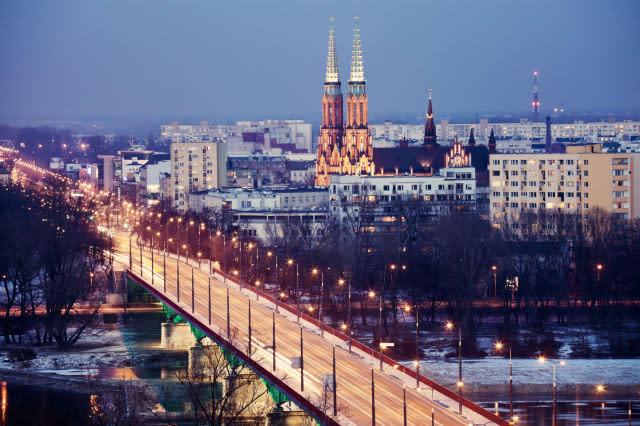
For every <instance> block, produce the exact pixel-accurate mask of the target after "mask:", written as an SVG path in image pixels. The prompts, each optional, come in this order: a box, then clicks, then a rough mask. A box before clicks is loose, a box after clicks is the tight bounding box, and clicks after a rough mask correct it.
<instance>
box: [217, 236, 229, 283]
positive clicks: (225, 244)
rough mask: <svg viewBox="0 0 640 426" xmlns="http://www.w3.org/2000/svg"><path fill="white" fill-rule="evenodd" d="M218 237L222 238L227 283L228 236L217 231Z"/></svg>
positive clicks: (225, 281)
mask: <svg viewBox="0 0 640 426" xmlns="http://www.w3.org/2000/svg"><path fill="white" fill-rule="evenodd" d="M216 235H217V236H222V269H224V283H225V284H226V283H227V236H226V235H225V234H224V233H222V232H220V231H216Z"/></svg>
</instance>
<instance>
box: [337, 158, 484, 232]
mask: <svg viewBox="0 0 640 426" xmlns="http://www.w3.org/2000/svg"><path fill="white" fill-rule="evenodd" d="M329 196H330V201H329V213H330V215H331V216H333V217H334V218H336V219H337V220H339V221H340V222H341V223H350V222H360V219H361V216H367V217H366V218H364V220H365V222H364V223H361V224H362V226H363V230H368V231H381V230H387V231H388V230H391V229H392V228H393V227H395V226H397V224H398V223H400V222H402V221H403V220H404V218H403V217H401V215H400V214H399V212H398V206H399V205H400V204H402V203H406V202H411V201H417V202H420V203H421V204H422V203H424V206H426V207H427V208H426V209H425V210H424V213H425V214H426V215H428V216H438V215H440V214H444V213H445V212H448V211H449V209H450V208H451V207H452V206H456V207H463V208H466V209H469V210H475V209H476V176H475V169H474V168H473V167H469V166H467V167H449V168H442V169H440V170H439V172H438V174H437V175H404V176H403V175H397V176H394V175H385V176H381V175H374V176H368V175H360V176H356V175H331V178H330V185H329ZM425 219H426V218H425Z"/></svg>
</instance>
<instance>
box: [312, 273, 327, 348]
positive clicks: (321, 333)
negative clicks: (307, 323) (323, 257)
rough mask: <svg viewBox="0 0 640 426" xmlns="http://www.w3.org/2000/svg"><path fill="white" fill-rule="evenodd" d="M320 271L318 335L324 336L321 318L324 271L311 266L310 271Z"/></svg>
mask: <svg viewBox="0 0 640 426" xmlns="http://www.w3.org/2000/svg"><path fill="white" fill-rule="evenodd" d="M318 272H320V307H319V310H318V320H320V335H321V336H322V337H324V319H323V318H322V307H323V305H324V271H319V270H318V268H313V269H312V270H311V273H312V274H313V275H318Z"/></svg>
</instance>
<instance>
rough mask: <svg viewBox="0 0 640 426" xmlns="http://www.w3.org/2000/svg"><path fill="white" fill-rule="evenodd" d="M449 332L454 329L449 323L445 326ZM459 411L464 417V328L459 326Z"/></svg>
mask: <svg viewBox="0 0 640 426" xmlns="http://www.w3.org/2000/svg"><path fill="white" fill-rule="evenodd" d="M445 327H446V328H447V330H451V329H453V323H452V322H451V321H448V322H447V323H446V324H445ZM457 385H458V397H459V400H458V410H459V411H460V415H462V387H463V386H464V382H463V381H462V327H461V326H460V324H458V383H457Z"/></svg>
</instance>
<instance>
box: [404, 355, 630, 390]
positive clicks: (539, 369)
mask: <svg viewBox="0 0 640 426" xmlns="http://www.w3.org/2000/svg"><path fill="white" fill-rule="evenodd" d="M564 361H565V365H556V376H557V382H558V383H559V384H588V385H594V384H598V383H602V384H606V385H638V384H640V359H567V360H564ZM405 365H407V366H409V367H410V368H412V363H405ZM420 369H421V372H422V374H424V375H426V376H427V377H430V378H432V379H434V380H435V381H436V382H439V383H441V384H444V385H448V386H450V385H453V384H455V383H456V382H457V381H458V360H457V359H451V360H426V361H422V362H421V363H420ZM552 369H553V366H552V364H551V363H550V362H549V361H547V362H545V363H544V364H542V363H540V362H539V361H538V360H535V359H514V360H513V383H514V385H522V384H550V383H552V381H553V370H552ZM462 375H463V379H464V382H465V383H467V384H469V385H473V384H488V385H491V384H496V385H504V384H506V383H508V382H509V360H508V359H505V358H484V359H473V360H463V363H462Z"/></svg>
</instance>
